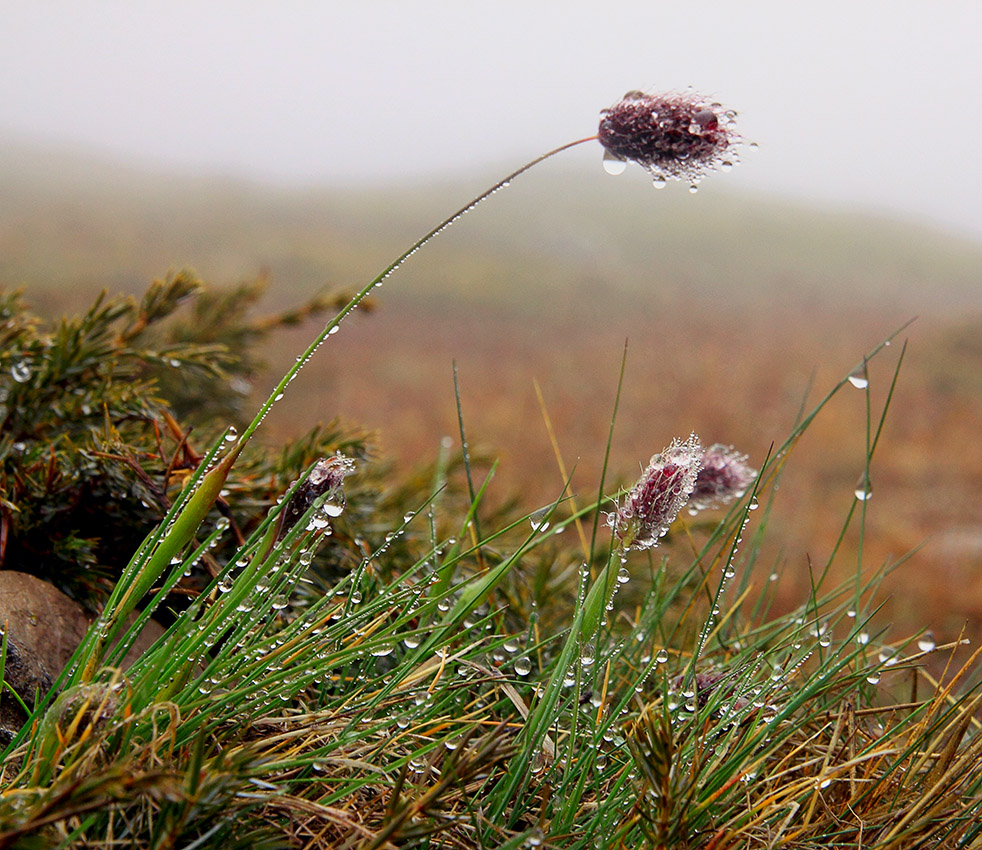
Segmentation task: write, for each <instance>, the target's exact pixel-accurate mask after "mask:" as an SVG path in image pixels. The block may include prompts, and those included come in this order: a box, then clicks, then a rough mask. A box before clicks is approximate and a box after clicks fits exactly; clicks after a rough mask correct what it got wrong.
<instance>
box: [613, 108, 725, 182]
mask: <svg viewBox="0 0 982 850" xmlns="http://www.w3.org/2000/svg"><path fill="white" fill-rule="evenodd" d="M601 115H602V116H603V117H602V118H601V119H600V129H599V131H598V133H597V138H598V139H599V141H600V144H601V145H603V146H604V148H605V150H606V151H607V154H606V156H607V157H608V158H614V159H615V160H616V159H620V160H631V161H633V162H636V163H638V164H639V165H641V166H642V167H643V168H645V169H646V170H647V171H648V172H649V173H650V174H651V176H652V178H653V179H654V181H655V183H656V185H663V184H664V182H665V181H666V180H687V181H689V182H690V183H693V184H695V183H697V182H698V181H699V180H701V179H702V177H703V175H705V174H706V172H708V171H713V170H715V169H716V168H727V167H728V166H730V165H732V164H733V163H734V162H735V161H736V159H737V157H736V150H735V149H736V147H737V146H738V145H739V144H740V142H741V138H740V136H739V135H738V134H737V133H736V131H735V130H734V126H733V125H734V119H735V118H736V113H735V112H734V111H733V110H729V109H725V108H724V107H723V106H722V105H721V104H719V103H715V102H710V101H708V100H706V99H705V98H703V97H701V96H699V95H696V94H645V93H644V92H640V91H629V92H628V93H627V94H626V95H624V97H623V98H621V99H620V100H619V101H618V102H617V103H615V104H614V105H613V106H611V107H610V108H609V109H604V110H602V112H601Z"/></svg>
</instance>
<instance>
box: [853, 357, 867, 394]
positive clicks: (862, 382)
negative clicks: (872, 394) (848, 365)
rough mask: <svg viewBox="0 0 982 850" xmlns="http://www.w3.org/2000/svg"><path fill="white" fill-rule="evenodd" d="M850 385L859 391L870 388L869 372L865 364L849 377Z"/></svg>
mask: <svg viewBox="0 0 982 850" xmlns="http://www.w3.org/2000/svg"><path fill="white" fill-rule="evenodd" d="M849 383H850V384H852V385H853V386H854V387H856V389H859V390H865V389H866V388H867V387H868V386H869V372H867V370H866V364H865V363H863V365H862V366H860V367H859V368H858V369H856V370H855V371H854V372H853V373H852V374H851V375H849Z"/></svg>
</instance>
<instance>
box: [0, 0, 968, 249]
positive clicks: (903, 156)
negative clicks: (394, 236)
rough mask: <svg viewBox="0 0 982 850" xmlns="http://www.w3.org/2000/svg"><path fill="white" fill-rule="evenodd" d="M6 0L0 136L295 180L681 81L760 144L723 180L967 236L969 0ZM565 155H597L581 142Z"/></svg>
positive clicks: (511, 134) (520, 129)
mask: <svg viewBox="0 0 982 850" xmlns="http://www.w3.org/2000/svg"><path fill="white" fill-rule="evenodd" d="M602 7H607V8H608V9H609V10H608V11H604V9H603V8H602ZM2 8H3V25H2V26H0V136H2V137H6V138H8V139H15V140H18V141H20V142H24V141H27V142H29V143H33V144H39V145H40V144H44V145H52V144H55V145H60V146H79V147H84V148H87V149H89V150H95V151H99V152H106V153H109V154H111V155H113V156H117V157H120V158H122V159H124V160H127V161H139V162H148V163H151V164H158V165H160V166H162V167H166V168H170V169H174V168H178V169H181V170H193V171H196V172H208V173H219V174H224V175H233V176H241V177H246V178H250V179H257V180H264V181H275V182H285V183H290V184H338V183H349V184H350V183H358V182H366V181H367V182H373V183H378V182H380V181H390V180H395V179H398V180H400V181H414V180H421V179H426V178H428V177H429V176H431V175H434V174H466V173H470V172H473V171H476V170H482V171H488V172H491V171H493V169H495V168H500V169H508V168H509V167H511V166H517V165H519V164H521V163H522V162H524V161H525V160H527V159H531V158H532V157H534V156H536V155H538V154H539V153H542V152H543V151H545V150H547V149H549V148H551V147H554V146H556V145H559V144H562V143H563V142H566V141H570V140H573V139H576V138H580V137H582V136H586V135H590V134H591V133H593V132H594V131H595V127H596V121H597V115H598V112H599V110H600V109H601V108H603V107H605V106H608V105H609V104H610V103H612V102H613V101H615V100H617V99H618V98H619V97H620V96H621V94H623V92H624V91H626V90H628V89H635V88H642V89H649V90H659V89H683V88H685V87H686V86H689V85H692V86H694V87H695V88H696V89H697V90H699V91H702V92H705V93H707V94H709V95H712V96H713V97H715V98H718V99H719V100H721V101H723V102H724V103H725V104H726V105H727V106H731V107H733V108H735V109H737V110H738V111H739V112H740V127H741V131H742V132H743V134H744V136H745V137H747V138H748V139H751V140H753V141H756V142H757V143H758V144H759V146H760V147H759V151H757V152H755V153H747V154H745V155H744V157H743V159H744V162H743V164H742V165H741V166H740V168H738V169H736V170H735V171H734V172H733V173H732V174H731V175H727V177H726V178H725V180H726V183H727V186H729V187H749V188H752V189H754V190H757V191H761V192H767V193H774V194H778V195H783V196H788V197H791V198H795V199H804V200H806V201H808V202H811V203H815V204H823V205H828V204H832V205H836V206H843V207H848V208H853V209H855V208H859V209H865V210H870V211H874V212H879V213H885V214H887V215H890V216H895V217H899V218H906V219H912V220H917V221H923V222H927V223H932V224H936V225H939V226H942V227H945V228H946V229H950V230H954V231H956V232H961V233H964V234H966V235H970V236H972V237H974V238H982V191H980V189H982V185H980V184H982V179H980V168H979V165H978V147H979V144H978V139H979V138H980V136H982V132H980V131H982V114H980V110H979V107H978V103H979V100H980V88H982V67H980V66H982V59H980V53H979V49H978V45H979V38H980V34H982V4H980V3H978V2H975V0H946V2H943V3H937V2H927V0H925V1H924V2H915V0H864V2H856V0H822V2H813V0H805V2H796V3H787V2H783V0H782V2H774V1H773V0H758V2H748V3H743V4H739V3H722V2H702V3H698V4H680V3H672V4H668V3H663V2H657V0H646V2H637V0H624V1H623V2H621V3H619V4H617V5H615V6H611V5H610V4H600V3H587V2H575V0H574V2H569V0H566V2H550V1H549V0H545V2H537V3H529V2H514V0H505V2H494V3H482V4H474V3H464V2H460V0H420V1H419V2H406V3H398V2H381V0H374V2H372V0H368V2H359V3H350V2H346V3H341V2H322V3H311V2H296V0H294V1H293V2H277V3H276V4H273V3H262V4H260V3H254V4H245V3H241V2H231V0H225V2H214V1H213V2H208V3H204V2H201V3H192V2H166V3H165V2H140V3H132V2H121V1H120V0H116V1H115V2H99V3H94V2H92V3H86V2H79V3H73V4H63V3H56V2H32V3H14V2H11V0H5V2H3V5H2ZM566 156H567V160H568V162H569V163H570V164H572V163H575V162H584V163H586V162H590V161H595V162H596V167H597V168H599V167H600V150H599V148H597V147H595V146H584V147H581V148H578V149H575V150H574V151H571V152H570V153H569V154H567V155H566ZM708 185H709V184H708V183H707V186H708Z"/></svg>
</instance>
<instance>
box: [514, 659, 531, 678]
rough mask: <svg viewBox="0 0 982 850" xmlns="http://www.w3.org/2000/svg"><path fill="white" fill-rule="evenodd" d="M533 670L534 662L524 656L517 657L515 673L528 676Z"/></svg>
mask: <svg viewBox="0 0 982 850" xmlns="http://www.w3.org/2000/svg"><path fill="white" fill-rule="evenodd" d="M531 672H532V662H531V661H529V659H528V658H525V657H524V656H523V657H522V658H516V659H515V673H517V674H518V675H519V676H527V675H528V674H529V673H531Z"/></svg>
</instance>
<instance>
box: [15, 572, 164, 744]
mask: <svg viewBox="0 0 982 850" xmlns="http://www.w3.org/2000/svg"><path fill="white" fill-rule="evenodd" d="M90 624H91V620H90V618H89V616H88V614H87V612H86V611H85V609H84V608H83V607H82V606H81V605H79V604H78V603H77V602H75V601H74V600H73V599H70V598H69V597H68V596H66V595H65V594H64V593H62V592H61V591H60V590H58V588H56V587H54V586H53V585H51V584H48V582H46V581H42V580H41V579H39V578H36V577H35V576H32V575H28V574H27V573H20V572H16V571H14V570H0V629H2V630H3V632H4V633H5V634H6V636H7V661H6V667H5V669H4V680H5V681H6V682H7V684H8V685H9V686H10V688H12V689H13V691H14V692H15V693H16V694H17V695H18V696H19V697H20V698H21V699H22V700H23V701H24V703H25V704H26V705H27V706H28V707H31V706H33V705H34V701H35V699H36V698H39V697H41V696H44V695H45V694H46V693H47V692H48V691H49V690H50V689H51V687H52V685H53V683H54V681H55V680H56V679H57V678H58V675H59V674H60V673H61V671H62V670H63V669H64V667H65V665H66V664H67V663H68V661H69V659H70V658H71V656H72V653H73V652H75V650H76V648H77V647H78V645H79V644H80V643H81V642H82V638H83V637H85V633H86V632H87V631H88V628H89V625H90ZM162 633H163V628H162V627H161V626H160V625H159V624H158V623H156V622H153V621H151V622H150V623H148V624H147V626H146V628H144V630H143V633H142V634H141V635H140V637H139V638H138V639H137V641H136V643H135V644H134V646H133V647H132V648H131V649H130V651H129V652H128V653H127V655H126V658H125V659H124V661H123V666H124V667H127V666H129V665H130V664H132V663H133V662H134V661H135V660H136V659H137V658H139V657H140V655H141V654H142V653H143V652H144V651H145V650H146V649H147V648H148V647H149V646H150V645H151V644H152V643H153V642H154V641H155V640H156V639H157V638H158V637H159V636H160V635H161V634H162ZM26 720H27V715H26V714H25V713H24V710H23V709H22V708H21V707H20V705H19V704H18V702H17V701H16V700H15V699H14V698H13V697H12V696H11V695H10V693H9V691H6V689H5V692H4V693H3V694H2V695H0V745H2V744H4V743H7V742H9V741H10V739H11V737H12V736H13V735H14V734H15V733H16V732H17V730H18V729H19V728H20V727H21V726H22V725H23V724H24V722H25V721H26Z"/></svg>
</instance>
